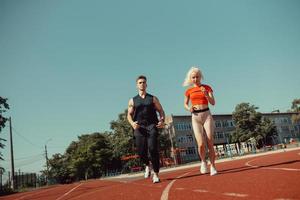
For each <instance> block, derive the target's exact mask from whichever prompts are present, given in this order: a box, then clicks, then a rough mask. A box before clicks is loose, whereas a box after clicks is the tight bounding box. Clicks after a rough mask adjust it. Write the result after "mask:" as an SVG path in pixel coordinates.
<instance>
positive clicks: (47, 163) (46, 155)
mask: <svg viewBox="0 0 300 200" xmlns="http://www.w3.org/2000/svg"><path fill="white" fill-rule="evenodd" d="M51 140H52V138H49V139H48V140H47V141H46V142H45V158H46V167H47V172H46V184H47V185H48V179H49V160H48V152H47V144H48V142H49V141H51Z"/></svg>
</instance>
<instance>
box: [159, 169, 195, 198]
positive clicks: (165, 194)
mask: <svg viewBox="0 0 300 200" xmlns="http://www.w3.org/2000/svg"><path fill="white" fill-rule="evenodd" d="M189 173H190V172H187V173H185V174H182V175H180V176H178V177H176V178H175V179H174V180H173V181H171V182H170V183H169V184H168V185H167V187H166V188H165V189H164V191H163V193H162V195H161V197H160V200H168V198H169V191H170V189H171V187H172V185H173V184H174V183H175V181H176V180H177V179H178V178H181V177H183V176H185V175H187V174H189Z"/></svg>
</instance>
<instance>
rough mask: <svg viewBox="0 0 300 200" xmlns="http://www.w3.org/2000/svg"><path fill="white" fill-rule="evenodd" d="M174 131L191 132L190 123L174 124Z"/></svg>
mask: <svg viewBox="0 0 300 200" xmlns="http://www.w3.org/2000/svg"><path fill="white" fill-rule="evenodd" d="M175 129H176V130H178V131H189V130H192V125H191V123H187V122H181V123H177V124H175Z"/></svg>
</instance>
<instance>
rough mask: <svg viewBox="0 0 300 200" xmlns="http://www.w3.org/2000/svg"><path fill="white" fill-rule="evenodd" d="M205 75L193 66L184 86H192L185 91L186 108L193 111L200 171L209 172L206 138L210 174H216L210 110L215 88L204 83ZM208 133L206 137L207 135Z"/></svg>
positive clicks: (213, 102) (212, 121)
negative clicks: (206, 147)
mask: <svg viewBox="0 0 300 200" xmlns="http://www.w3.org/2000/svg"><path fill="white" fill-rule="evenodd" d="M202 80H203V75H202V72H201V70H200V69H199V68H198V67H191V69H190V70H189V71H188V73H187V75H186V78H185V80H184V83H183V86H190V87H189V88H188V89H187V90H186V92H185V98H184V108H185V109H186V110H188V111H190V112H191V113H192V126H193V130H194V135H195V138H196V141H197V145H198V152H199V155H200V158H201V166H200V172H201V173H202V174H206V173H208V169H207V162H206V158H205V152H206V151H205V143H204V142H205V139H207V146H208V149H209V158H210V163H211V165H210V175H211V176H213V175H216V174H217V170H216V166H215V150H214V140H213V139H214V120H213V118H212V115H211V113H210V111H209V106H208V105H209V104H211V105H215V98H214V96H213V90H212V88H211V87H210V86H209V85H205V84H202V83H201V81H202ZM190 104H191V105H190ZM205 134H206V137H205Z"/></svg>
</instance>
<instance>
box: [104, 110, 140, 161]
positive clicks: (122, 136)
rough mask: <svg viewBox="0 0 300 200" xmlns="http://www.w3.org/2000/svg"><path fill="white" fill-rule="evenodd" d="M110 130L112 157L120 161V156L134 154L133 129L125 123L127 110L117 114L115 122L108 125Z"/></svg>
mask: <svg viewBox="0 0 300 200" xmlns="http://www.w3.org/2000/svg"><path fill="white" fill-rule="evenodd" d="M110 128H111V129H112V133H111V135H110V136H111V141H112V145H113V157H114V158H115V159H120V158H121V157H122V156H126V155H133V154H135V151H134V140H133V129H132V127H131V126H130V124H129V122H128V121H127V110H125V111H124V112H123V113H121V114H119V117H118V119H117V120H115V121H112V122H111V123H110Z"/></svg>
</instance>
